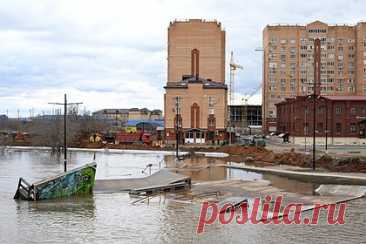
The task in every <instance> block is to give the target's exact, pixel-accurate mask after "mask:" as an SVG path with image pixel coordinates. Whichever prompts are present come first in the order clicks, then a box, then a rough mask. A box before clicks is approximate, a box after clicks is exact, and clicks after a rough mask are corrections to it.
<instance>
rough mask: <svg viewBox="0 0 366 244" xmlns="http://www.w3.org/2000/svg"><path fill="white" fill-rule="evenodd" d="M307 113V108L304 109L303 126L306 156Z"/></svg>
mask: <svg viewBox="0 0 366 244" xmlns="http://www.w3.org/2000/svg"><path fill="white" fill-rule="evenodd" d="M307 113H308V107H305V126H304V134H305V154H306V143H307V142H306V137H307V136H308V123H307V121H308V120H307Z"/></svg>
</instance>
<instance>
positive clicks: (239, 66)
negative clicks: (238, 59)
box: [229, 51, 243, 105]
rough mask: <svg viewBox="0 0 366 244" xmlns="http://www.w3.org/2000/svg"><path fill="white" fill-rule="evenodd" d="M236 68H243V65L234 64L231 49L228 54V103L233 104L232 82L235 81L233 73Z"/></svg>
mask: <svg viewBox="0 0 366 244" xmlns="http://www.w3.org/2000/svg"><path fill="white" fill-rule="evenodd" d="M237 69H243V66H241V65H239V64H236V63H235V62H234V54H233V51H231V55H230V84H229V104H230V105H234V101H235V95H234V92H235V91H234V82H235V73H236V70H237Z"/></svg>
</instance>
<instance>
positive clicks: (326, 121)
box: [324, 99, 328, 154]
mask: <svg viewBox="0 0 366 244" xmlns="http://www.w3.org/2000/svg"><path fill="white" fill-rule="evenodd" d="M324 102H325V154H328V101H327V100H326V99H325V100H324Z"/></svg>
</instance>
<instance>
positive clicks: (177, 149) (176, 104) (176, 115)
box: [175, 96, 180, 159]
mask: <svg viewBox="0 0 366 244" xmlns="http://www.w3.org/2000/svg"><path fill="white" fill-rule="evenodd" d="M179 110H180V107H179V97H178V96H177V97H175V139H176V142H175V156H176V158H177V159H179V114H180V111H179Z"/></svg>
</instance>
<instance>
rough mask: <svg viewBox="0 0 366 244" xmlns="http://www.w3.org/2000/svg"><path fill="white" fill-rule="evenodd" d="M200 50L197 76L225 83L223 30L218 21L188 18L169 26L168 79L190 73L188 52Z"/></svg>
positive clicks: (176, 78) (178, 78)
mask: <svg viewBox="0 0 366 244" xmlns="http://www.w3.org/2000/svg"><path fill="white" fill-rule="evenodd" d="M193 49H197V50H199V62H200V63H199V75H200V76H201V77H204V78H206V79H211V80H214V81H217V82H222V83H224V82H225V31H224V30H223V29H222V28H221V23H220V22H217V21H205V20H201V19H190V20H188V21H174V22H171V23H170V25H169V28H168V82H176V81H179V80H181V79H182V76H183V75H187V74H191V69H192V67H191V58H192V57H191V51H192V50H193Z"/></svg>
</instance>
